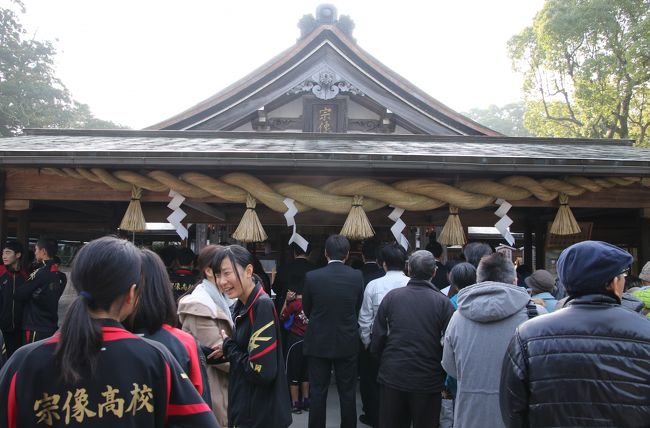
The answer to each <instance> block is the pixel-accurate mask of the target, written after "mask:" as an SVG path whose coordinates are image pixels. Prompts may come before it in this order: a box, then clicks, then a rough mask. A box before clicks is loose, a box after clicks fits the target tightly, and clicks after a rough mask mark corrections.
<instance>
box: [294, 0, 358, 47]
mask: <svg viewBox="0 0 650 428" xmlns="http://www.w3.org/2000/svg"><path fill="white" fill-rule="evenodd" d="M321 25H335V26H336V27H337V28H338V29H339V30H341V32H343V34H345V35H346V36H348V37H349V38H350V39H351V40H352V41H353V42H354V41H355V40H354V38H353V37H352V30H354V21H352V19H351V18H350V17H349V16H347V15H341V16H340V17H339V16H338V11H337V10H336V6H334V5H333V4H329V3H324V4H321V5H319V6H318V7H317V8H316V16H315V17H314V15H303V17H302V18H301V19H300V21H298V28H300V38H299V39H298V40H302V39H304V38H305V37H307V36H308V35H309V34H311V33H312V32H313V31H314V30H315V29H317V28H318V27H320V26H321Z"/></svg>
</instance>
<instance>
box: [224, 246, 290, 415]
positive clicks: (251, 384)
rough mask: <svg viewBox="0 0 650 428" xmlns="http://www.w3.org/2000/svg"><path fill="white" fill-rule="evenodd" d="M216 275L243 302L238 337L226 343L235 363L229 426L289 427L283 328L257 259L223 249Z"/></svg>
mask: <svg viewBox="0 0 650 428" xmlns="http://www.w3.org/2000/svg"><path fill="white" fill-rule="evenodd" d="M212 271H213V272H214V275H215V277H216V280H217V281H216V282H217V285H218V286H219V288H220V289H221V291H222V292H223V293H224V294H225V295H226V296H227V297H229V298H232V299H234V298H236V299H238V301H237V304H236V305H235V308H234V310H233V317H234V322H235V329H234V335H233V337H232V338H229V337H225V338H224V342H223V355H224V358H225V359H226V360H228V362H230V385H229V391H228V395H229V407H228V426H246V427H274V428H275V427H278V428H280V427H287V426H289V425H290V424H291V409H290V407H289V393H288V389H287V380H286V375H285V370H284V361H283V358H282V350H281V349H280V347H279V346H278V331H279V328H280V327H279V322H278V317H277V314H276V313H275V307H274V305H273V302H272V301H271V298H270V297H269V296H268V295H267V294H266V293H265V292H264V289H263V288H262V285H261V281H260V280H259V278H258V277H257V276H256V275H254V274H253V256H252V255H251V253H249V252H248V250H246V249H245V248H243V247H240V246H239V245H230V246H228V247H224V248H223V249H221V250H220V251H219V252H218V253H217V254H216V256H215V258H214V259H213V261H212Z"/></svg>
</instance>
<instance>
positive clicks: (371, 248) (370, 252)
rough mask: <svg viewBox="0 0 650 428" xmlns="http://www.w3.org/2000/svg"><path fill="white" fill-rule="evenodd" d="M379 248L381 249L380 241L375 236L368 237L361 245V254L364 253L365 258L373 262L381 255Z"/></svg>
mask: <svg viewBox="0 0 650 428" xmlns="http://www.w3.org/2000/svg"><path fill="white" fill-rule="evenodd" d="M378 250H379V243H378V242H377V240H376V239H374V238H370V239H366V240H365V241H363V244H362V245H361V254H363V258H364V259H365V260H366V261H367V262H372V261H375V260H377V258H378V256H379V254H378Z"/></svg>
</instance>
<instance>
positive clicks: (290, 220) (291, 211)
mask: <svg viewBox="0 0 650 428" xmlns="http://www.w3.org/2000/svg"><path fill="white" fill-rule="evenodd" d="M283 202H284V204H285V205H286V206H287V208H288V209H287V212H285V213H284V218H285V219H286V220H287V227H293V233H292V234H291V238H289V244H291V243H292V242H295V243H296V245H298V246H299V247H300V248H302V250H303V251H304V252H307V247H308V246H309V242H308V241H307V240H306V239H305V238H303V237H302V236H300V234H298V233H296V219H295V218H294V217H295V216H296V214H297V213H298V209H297V208H296V205H295V204H294V202H295V201H294V200H293V199H291V198H285V199H284V201H283Z"/></svg>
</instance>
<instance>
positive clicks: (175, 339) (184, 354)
mask: <svg viewBox="0 0 650 428" xmlns="http://www.w3.org/2000/svg"><path fill="white" fill-rule="evenodd" d="M142 336H144V337H146V338H147V339H151V340H155V341H156V342H160V343H162V344H163V345H165V347H166V348H167V349H168V350H169V352H171V354H172V355H173V356H174V358H175V359H176V361H178V364H180V366H181V369H183V371H184V372H185V373H187V375H188V376H189V378H190V381H191V382H192V385H194V388H196V390H197V392H198V393H199V394H200V395H201V397H202V398H203V400H204V401H205V402H206V403H208V405H209V404H210V403H211V402H212V399H211V398H210V384H209V383H208V374H207V371H206V362H205V356H204V355H203V353H202V352H201V351H200V348H199V344H198V342H197V341H196V339H194V337H193V336H192V335H191V334H189V333H186V332H184V331H183V330H179V329H177V328H174V327H172V326H170V325H168V324H163V326H162V328H161V329H160V330H158V331H156V332H154V333H153V334H146V333H145V334H142Z"/></svg>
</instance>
